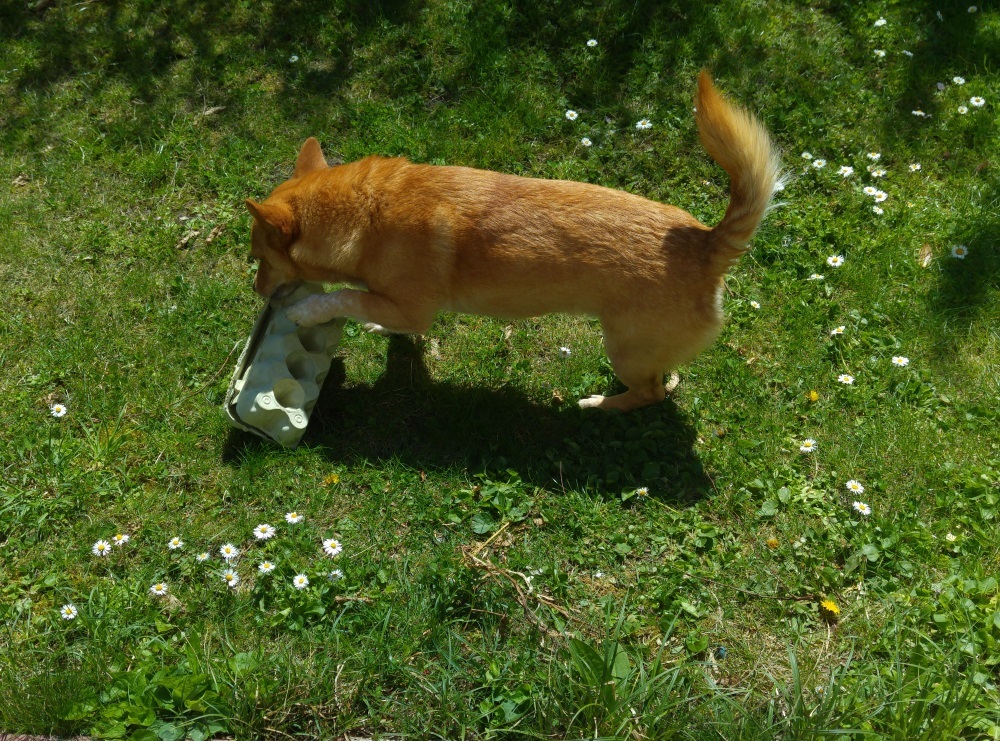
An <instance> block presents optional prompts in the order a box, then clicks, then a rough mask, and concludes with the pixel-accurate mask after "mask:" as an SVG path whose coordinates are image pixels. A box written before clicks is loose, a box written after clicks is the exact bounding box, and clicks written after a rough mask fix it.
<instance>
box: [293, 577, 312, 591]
mask: <svg viewBox="0 0 1000 741" xmlns="http://www.w3.org/2000/svg"><path fill="white" fill-rule="evenodd" d="M292 585H293V586H294V587H295V588H296V589H305V588H306V587H308V586H309V577H308V576H306V575H305V574H298V575H297V576H296V577H295V578H294V579H292Z"/></svg>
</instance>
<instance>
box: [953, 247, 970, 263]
mask: <svg viewBox="0 0 1000 741" xmlns="http://www.w3.org/2000/svg"><path fill="white" fill-rule="evenodd" d="M968 254H969V248H968V247H966V246H965V245H964V244H956V245H955V246H954V247H952V248H951V256H952V257H954V258H955V259H956V260H964V259H965V256H966V255H968Z"/></svg>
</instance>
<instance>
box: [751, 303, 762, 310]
mask: <svg viewBox="0 0 1000 741" xmlns="http://www.w3.org/2000/svg"><path fill="white" fill-rule="evenodd" d="M750 308H752V309H759V308H760V303H759V302H757V301H751V302H750Z"/></svg>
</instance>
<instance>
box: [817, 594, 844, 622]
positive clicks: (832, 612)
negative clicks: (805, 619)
mask: <svg viewBox="0 0 1000 741" xmlns="http://www.w3.org/2000/svg"><path fill="white" fill-rule="evenodd" d="M819 614H820V615H821V616H822V617H823V618H824V619H825V620H827V621H828V622H831V623H835V622H837V618H838V617H839V616H840V607H838V606H837V603H836V602H834V601H833V600H832V599H829V598H828V599H825V600H822V601H820V603H819Z"/></svg>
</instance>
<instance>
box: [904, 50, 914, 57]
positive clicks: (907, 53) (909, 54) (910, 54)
mask: <svg viewBox="0 0 1000 741" xmlns="http://www.w3.org/2000/svg"><path fill="white" fill-rule="evenodd" d="M903 54H905V55H906V56H908V57H912V56H913V52H912V51H907V50H906V49H903Z"/></svg>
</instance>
